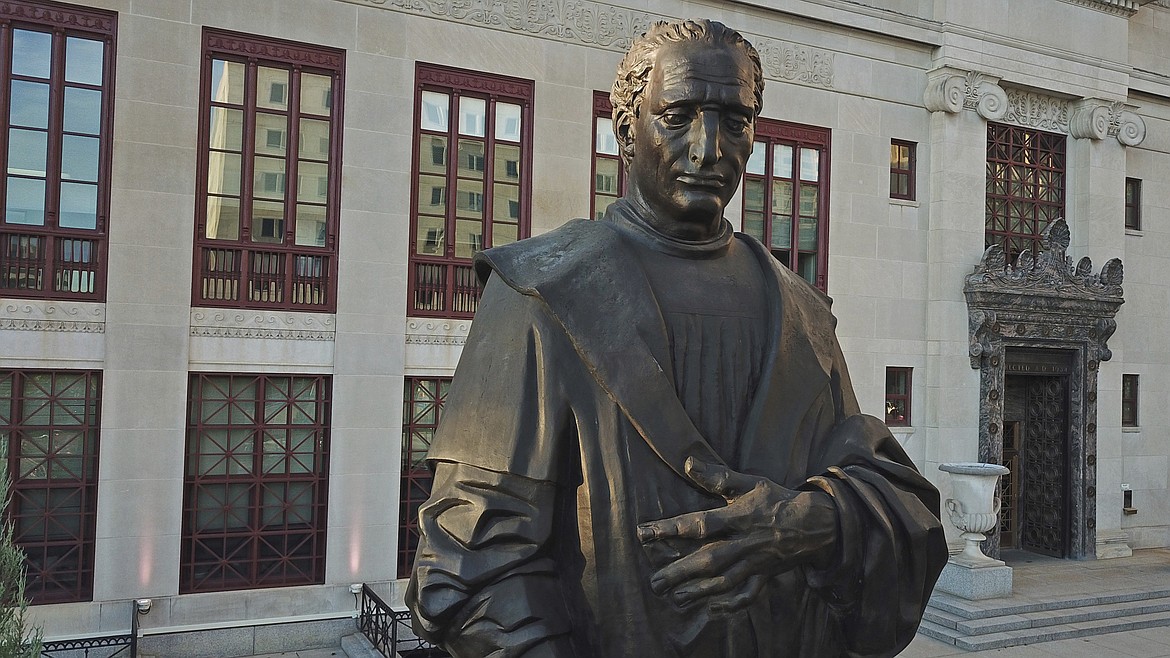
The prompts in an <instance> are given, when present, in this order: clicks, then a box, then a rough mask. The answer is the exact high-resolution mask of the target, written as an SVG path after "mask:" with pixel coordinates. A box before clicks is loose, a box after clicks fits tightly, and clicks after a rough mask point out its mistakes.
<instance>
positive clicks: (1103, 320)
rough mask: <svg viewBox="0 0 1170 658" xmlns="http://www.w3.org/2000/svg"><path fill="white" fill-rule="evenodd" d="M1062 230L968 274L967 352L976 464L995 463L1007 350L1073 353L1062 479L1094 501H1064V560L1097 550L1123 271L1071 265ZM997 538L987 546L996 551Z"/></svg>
mask: <svg viewBox="0 0 1170 658" xmlns="http://www.w3.org/2000/svg"><path fill="white" fill-rule="evenodd" d="M1069 242H1070V235H1069V229H1068V224H1066V223H1065V221H1064V220H1063V219H1058V220H1056V221H1054V222H1052V223H1051V224H1049V226H1048V228H1047V229H1046V230H1045V231H1044V233H1043V235H1042V236H1041V249H1040V251H1039V252H1037V253H1032V252H1031V251H1024V252H1022V253H1021V254H1020V255H1019V257H1017V258H1016V261H1015V263H1012V264H1008V263H1007V262H1006V259H1005V257H1004V253H1003V250H1002V248H1000V247H999V246H998V245H993V246H991V247H989V248H988V249H987V251H986V252H984V254H983V259H982V261H980V263H979V265H977V266H976V267H975V270H974V271H973V272H972V273H971V274H970V275H968V276H967V278H966V282H965V286H964V293H965V295H966V297H967V313H968V326H969V329H970V338H969V340H970V346H969V354H970V357H971V367H972V368H975V369H978V370H979V379H980V409H979V419H980V422H979V460H980V461H985V462H993V463H1000V460H1001V459H1002V457H1003V396H1002V395H999V394H998V392H999V391H1003V390H1004V381H1005V380H1004V377H1005V372H1006V368H1007V367H1008V365H1009V364H1008V363H1007V360H1008V358H1009V356H1010V353H1009V352H1008V348H1041V349H1053V350H1062V351H1064V352H1066V353H1069V352H1071V353H1072V354H1073V359H1072V373H1071V374H1070V375H1069V376H1068V377H1069V379H1068V382H1069V389H1068V396H1069V398H1068V399H1069V406H1068V409H1069V414H1068V418H1069V430H1068V446H1069V455H1070V459H1069V464H1070V472H1069V477H1070V481H1071V483H1072V486H1071V489H1072V490H1074V491H1079V490H1083V491H1094V494H1086V495H1084V496H1073V497H1072V498H1071V499H1070V501H1069V503H1070V504H1069V516H1070V526H1069V530H1070V532H1069V535H1070V543H1071V546H1070V548H1069V551H1070V555H1069V557H1074V558H1088V557H1093V555H1094V552H1095V551H1096V535H1095V523H1096V498H1095V489H1093V487H1094V485H1095V484H1096V469H1095V459H1096V451H1097V435H1096V426H1097V371H1098V365H1099V364H1100V362H1101V361H1108V360H1109V359H1111V358H1112V357H1113V354H1112V352H1111V351H1110V350H1109V347H1108V341H1109V338H1110V337H1111V336H1112V335H1113V332H1114V331H1116V329H1117V321H1116V320H1114V317H1115V316H1116V314H1117V310H1118V309H1119V308H1120V307H1121V305H1122V303H1124V301H1125V300H1124V298H1123V297H1122V287H1121V284H1122V280H1123V279H1124V268H1123V267H1122V264H1121V261H1120V260H1119V259H1116V258H1114V259H1111V260H1110V261H1109V262H1107V263H1106V264H1105V266H1104V267H1102V268H1101V271H1100V272H1098V273H1094V272H1093V263H1092V261H1091V260H1089V258H1088V257H1084V258H1081V259H1080V260H1079V261H1078V262H1077V263H1076V265H1074V264H1073V262H1072V259H1071V258H1069V257H1068V255H1067V251H1068V246H1069ZM997 542H998V538H993V539H992V540H991V544H990V545H991V546H992V547H993V551H994V550H997V549H996V548H994V547H998V543H997Z"/></svg>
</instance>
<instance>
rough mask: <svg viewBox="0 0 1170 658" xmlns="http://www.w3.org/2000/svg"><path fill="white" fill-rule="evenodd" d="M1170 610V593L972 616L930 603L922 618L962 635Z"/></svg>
mask: <svg viewBox="0 0 1170 658" xmlns="http://www.w3.org/2000/svg"><path fill="white" fill-rule="evenodd" d="M1160 612H1170V597H1161V598H1139V599H1136V600H1131V601H1122V602H1119V603H1095V604H1091V605H1085V606H1081V607H1075V608H1071V607H1062V608H1054V609H1050V610H1034V611H1027V612H1020V613H1011V612H1006V611H1004V613H1003V614H1000V615H996V616H989V617H979V618H975V619H971V618H968V617H965V616H962V615H956V614H953V613H950V612H947V611H945V610H940V609H938V608H935V607H933V606H932V607H928V608H927V609H926V613H925V615H924V616H923V619H926V620H928V621H930V622H932V623H934V624H937V625H939V626H943V627H946V628H950V629H953V630H955V631H957V632H958V633H959V634H961V635H968V636H973V635H988V634H991V633H1002V632H1008V631H1018V630H1024V629H1028V628H1033V629H1039V628H1044V627H1048V626H1060V625H1066V624H1081V623H1084V622H1093V621H1098V620H1103V619H1116V618H1119V617H1130V616H1135V615H1146V614H1152V613H1160Z"/></svg>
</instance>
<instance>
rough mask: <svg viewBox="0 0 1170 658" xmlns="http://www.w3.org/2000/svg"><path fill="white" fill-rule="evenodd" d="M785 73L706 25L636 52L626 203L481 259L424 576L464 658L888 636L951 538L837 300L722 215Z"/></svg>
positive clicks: (647, 655)
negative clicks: (864, 369)
mask: <svg viewBox="0 0 1170 658" xmlns="http://www.w3.org/2000/svg"><path fill="white" fill-rule="evenodd" d="M762 93H763V74H762V72H761V68H760V60H759V56H758V54H757V53H756V51H755V49H754V48H753V47H752V46H751V44H749V43H748V42H746V41H745V40H744V39H743V37H742V36H740V35H739V34H738V33H737V32H735V31H733V30H730V29H728V28H726V27H724V26H723V25H721V24H719V23H715V22H709V21H685V22H678V23H669V24H667V23H659V24H657V25H655V26H653V27H652V28H651V29H650V30H649V32H647V34H645V35H644V36H643V37H642V38H641V39H639V40H638V41H637V42H636V43H635V44H634V45H633V46H632V47H631V49H630V52H629V53H628V54H627V55H626V57H625V59H624V60H623V62H622V64H621V66H620V67H619V69H618V79H617V82H615V84H614V88H613V94H612V99H613V102H614V124H615V132H616V133H617V138H618V142H619V144H620V145H621V151H622V156H623V159H624V160H625V161H626V163H627V166H628V168H629V169H628V171H629V177H628V180H629V183H628V187H629V189H628V190H627V192H626V194H625V196H624V197H623V198H622V199H621V200H619V201H618V202H616V203H615V204H613V205H612V206H611V207H610V209H609V211H608V212H607V214H606V216H605V218H604V219H603V220H602V221H587V220H574V221H572V222H569V223H568V224H566V225H564V226H562V227H561V228H559V229H557V230H554V231H551V232H549V233H547V234H545V235H541V236H539V237H535V238H531V239H528V240H523V241H521V242H518V243H515V244H512V245H508V246H504V247H500V248H496V249H490V250H488V251H486V252H483V253H481V254H479V255H478V256H477V258H476V267H477V271H478V273H479V276H480V279H481V281H484V282H486V287H485V290H484V293H483V299H482V301H481V302H480V306H479V311H478V313H477V315H476V318H475V322H474V323H473V327H472V330H471V335H470V336H469V337H468V340H467V344H466V347H465V348H464V352H463V356H462V359H461V360H460V363H459V367H458V369H457V371H456V376H455V381H454V383H453V384H452V387H451V391H450V393H449V395H448V399H447V403H446V409H445V411H444V417H443V419H442V423H441V425H440V427H439V430H438V433H437V436H436V437H435V440H434V443H433V445H432V447H431V451H430V453H429V460H430V464H431V466H432V467H433V469H434V473H435V479H434V488H433V493H432V494H431V498H430V500H429V501H428V502H427V503H426V505H425V506H424V507H423V508H422V509H421V511H420V515H419V516H420V519H419V522H420V527H421V530H422V536H423V539H422V542H421V543H420V545H419V548H418V558H417V561H416V564H415V569H414V574H413V577H412V579H411V582H410V588H409V591H408V593H407V603H408V604H409V606H410V607H411V609H412V610H413V612H414V616H415V629H416V631H417V632H418V633H419V635H420V636H422V637H424V638H427V639H429V640H431V641H432V642H435V643H437V644H440V645H442V646H444V647H445V648H446V649H447V650H448V651H450V653H451V654H452V655H453V656H456V657H458V658H484V657H487V656H491V657H500V658H502V657H515V658H520V657H522V658H543V657H546V656H556V657H558V658H559V657H564V656H575V657H577V658H663V657H677V658H683V657H687V658H722V657H726V658H743V657H759V658H765V657H767V658H776V657H785V656H806V657H812V656H817V657H827V656H891V655H894V654H896V653H897V652H898V651H900V650H901V649H902V648H904V647H905V646H906V645H907V644H908V643H909V642H910V640H911V639H912V638H913V636H914V633H915V630H916V628H917V626H918V623H919V621H920V618H921V614H922V610H923V607H924V606H925V604H926V600H927V598H928V597H929V595H930V592H931V589H932V587H933V584H934V581H935V579H936V578H937V576H938V573H939V571H940V570H941V569H942V566H943V563H944V562H945V560H946V556H947V552H946V547H945V542H944V539H943V533H942V528H941V526H940V524H939V520H938V493H937V491H935V489H934V488H933V487H932V486H931V485H930V484H929V483H928V482H927V481H926V479H924V478H923V477H922V476H921V475H919V473H918V472H917V471H916V470H915V468H914V466H913V464H912V463H911V461H910V460H909V458H907V457H906V455H905V453H904V452H903V450H902V449H901V447H900V446H899V445H898V443H897V442H896V441H895V440H894V438H893V437H892V436H891V435H890V433H889V432H888V431H887V429H886V427H885V425H884V424H883V423H882V422H881V421H879V420H877V419H876V418H873V417H870V416H863V415H861V414H860V413H859V408H858V404H857V401H856V399H855V397H854V394H853V390H852V386H851V384H850V382H849V375H848V373H847V372H846V369H845V362H844V360H843V358H842V356H841V351H840V348H839V346H838V344H837V340H836V337H835V335H834V333H833V325H834V318H833V317H832V315H831V313H830V310H829V300H828V298H827V297H825V296H824V295H822V294H821V293H820V292H818V291H817V290H815V289H813V288H812V287H811V286H809V285H808V284H807V283H806V282H805V281H804V280H803V279H801V278H800V277H798V276H797V275H795V274H793V273H792V272H790V271H789V270H788V269H786V268H785V267H784V266H782V265H780V264H779V263H778V262H777V261H776V260H775V259H773V258H772V256H771V255H770V254H769V252H768V250H767V249H766V248H765V247H764V246H763V245H761V244H759V243H758V242H756V241H755V240H754V239H752V238H750V237H748V236H745V235H742V234H737V233H734V232H733V231H732V228H731V225H730V224H729V222H728V221H727V220H726V219H724V218H723V210H724V208H725V207H726V205H727V203H728V201H729V200H730V199H731V197H732V195H733V194H734V192H735V189H736V187H737V185H738V184H739V181H740V180H741V178H742V176H743V170H744V166H745V163H746V161H747V157H748V155H749V154H750V152H751V149H752V137H753V126H754V122H755V119H756V117H757V116H758V115H759V112H760V107H761V103H762Z"/></svg>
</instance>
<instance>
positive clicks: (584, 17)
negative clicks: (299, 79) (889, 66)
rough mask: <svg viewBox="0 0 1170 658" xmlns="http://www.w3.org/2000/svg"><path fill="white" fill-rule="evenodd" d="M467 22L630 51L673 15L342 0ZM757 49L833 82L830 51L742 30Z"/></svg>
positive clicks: (517, 2) (778, 73) (536, 1)
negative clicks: (631, 47)
mask: <svg viewBox="0 0 1170 658" xmlns="http://www.w3.org/2000/svg"><path fill="white" fill-rule="evenodd" d="M346 1H347V2H352V3H354V4H361V5H372V6H375V7H381V8H384V9H389V10H392V11H398V12H402V13H408V14H417V15H422V16H429V17H431V18H439V19H442V20H447V21H451V22H455V23H462V24H465V25H474V26H477V27H486V28H490V29H495V30H502V31H506V32H518V33H521V34H527V35H531V36H538V37H543V38H547V39H555V40H557V41H564V42H567V43H575V44H581V45H585V46H593V47H596V48H604V49H606V50H613V51H616V52H625V51H626V50H629V47H630V44H632V43H633V42H634V39H635V38H637V37H638V35H640V34H642V33H643V32H645V31H646V30H647V29H649V28H650V25H651V24H653V23H654V22H655V21H659V20H666V19H669V18H671V17H669V16H665V15H662V14H652V13H649V12H644V11H636V10H632V9H627V8H625V7H615V6H613V5H607V4H604V3H601V2H596V1H595V0H346ZM743 34H744V36H745V37H747V38H748V40H749V41H751V42H752V44H753V45H755V47H756V50H758V51H759V53H760V60H761V63H762V64H763V67H764V75H765V77H768V78H771V79H773V80H783V81H786V82H796V83H800V84H806V85H811V86H816V87H832V85H833V77H834V71H833V65H834V62H833V53H832V52H830V51H827V50H820V49H817V48H810V47H807V46H801V45H796V44H792V43H787V42H784V41H780V40H777V39H772V38H768V37H764V36H761V35H755V34H752V33H750V32H746V31H745V32H743Z"/></svg>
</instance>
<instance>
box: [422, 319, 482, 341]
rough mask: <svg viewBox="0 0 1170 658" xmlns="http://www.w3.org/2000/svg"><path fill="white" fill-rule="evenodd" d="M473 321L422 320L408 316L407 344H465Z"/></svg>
mask: <svg viewBox="0 0 1170 658" xmlns="http://www.w3.org/2000/svg"><path fill="white" fill-rule="evenodd" d="M470 330H471V322H469V321H467V320H421V319H417V318H407V320H406V344H407V345H463V344H464V343H466V342H467V332H468V331H470Z"/></svg>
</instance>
